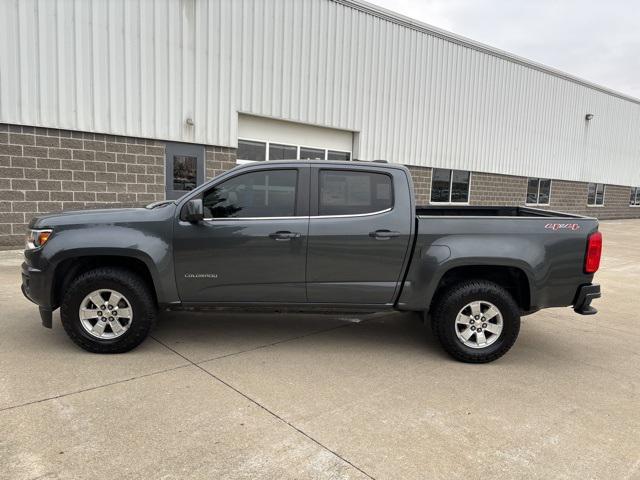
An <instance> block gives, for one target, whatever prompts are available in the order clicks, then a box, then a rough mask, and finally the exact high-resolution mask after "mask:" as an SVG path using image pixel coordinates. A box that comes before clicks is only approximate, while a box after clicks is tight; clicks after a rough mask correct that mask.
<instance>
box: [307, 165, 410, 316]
mask: <svg viewBox="0 0 640 480" xmlns="http://www.w3.org/2000/svg"><path fill="white" fill-rule="evenodd" d="M310 191H311V202H310V213H311V217H310V222H309V239H308V253H307V275H306V277H307V298H308V301H309V302H311V303H332V304H361V305H365V304H368V305H371V304H387V303H391V302H393V299H394V293H395V291H396V287H397V285H398V282H399V280H400V277H401V275H402V271H403V265H404V261H405V257H406V255H407V252H408V249H409V243H410V239H411V233H412V222H413V219H414V216H413V215H412V212H413V209H412V207H411V205H412V203H411V198H410V195H411V194H410V190H409V183H408V179H407V177H406V174H405V172H404V171H402V170H399V169H390V168H382V167H376V166H375V164H372V165H371V166H368V165H355V164H354V165H353V166H350V165H349V166H345V165H338V164H327V165H326V166H323V165H313V166H312V168H311V188H310Z"/></svg>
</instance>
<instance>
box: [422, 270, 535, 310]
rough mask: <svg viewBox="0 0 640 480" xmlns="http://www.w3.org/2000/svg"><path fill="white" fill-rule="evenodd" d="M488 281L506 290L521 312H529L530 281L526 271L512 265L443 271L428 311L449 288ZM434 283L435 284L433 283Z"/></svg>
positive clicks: (530, 299)
mask: <svg viewBox="0 0 640 480" xmlns="http://www.w3.org/2000/svg"><path fill="white" fill-rule="evenodd" d="M472 279H473V280H488V281H490V282H494V283H496V284H497V285H499V286H501V287H503V288H504V289H505V290H507V291H508V292H509V293H510V294H511V295H512V296H513V298H514V300H515V301H516V303H517V304H518V307H520V309H521V310H522V311H523V312H528V311H529V310H531V305H532V295H531V293H532V288H531V280H530V278H529V276H528V275H527V273H526V271H525V270H524V269H522V268H520V267H517V266H513V265H484V264H468V265H457V266H453V267H451V268H449V269H447V270H444V271H443V272H442V273H441V275H440V277H439V279H438V281H437V284H436V286H435V289H434V291H433V295H432V296H431V299H430V301H429V309H431V308H432V307H433V305H434V303H435V302H436V301H437V299H438V297H439V295H441V294H442V293H443V292H445V291H446V290H447V289H448V288H449V287H450V286H452V285H455V284H457V283H460V282H462V281H465V280H472ZM434 283H435V282H434Z"/></svg>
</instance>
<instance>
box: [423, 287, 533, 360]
mask: <svg viewBox="0 0 640 480" xmlns="http://www.w3.org/2000/svg"><path fill="white" fill-rule="evenodd" d="M475 301H485V302H490V303H492V304H493V305H495V306H496V308H498V310H500V314H501V315H502V320H503V327H502V332H501V333H500V334H499V336H498V338H497V340H495V341H494V343H492V344H491V345H488V346H487V347H483V348H472V347H469V346H467V345H465V344H464V343H463V342H462V340H460V339H459V338H458V335H457V334H456V328H458V327H456V323H455V322H456V317H457V316H458V313H459V312H460V310H461V309H462V308H464V307H465V306H466V305H468V304H470V303H471V302H475ZM431 327H432V330H433V333H434V335H435V337H436V338H437V339H438V341H439V342H440V344H441V345H442V347H443V348H444V349H445V351H446V352H447V353H448V354H449V355H451V356H452V357H453V358H455V359H456V360H459V361H461V362H466V363H488V362H492V361H494V360H497V359H498V358H500V357H501V356H503V355H504V354H505V353H507V352H508V351H509V349H510V348H511V347H512V346H513V344H514V343H515V341H516V339H517V338H518V333H519V332H520V309H519V307H518V305H517V303H516V302H515V300H514V299H513V297H512V296H511V295H510V294H509V292H507V290H505V289H504V288H502V287H501V286H500V285H497V284H495V283H493V282H489V281H487V280H469V281H464V282H460V283H457V284H455V285H453V286H451V287H449V288H448V289H447V290H445V291H444V292H442V293H440V294H438V297H437V298H436V300H435V306H434V309H433V315H432V320H431Z"/></svg>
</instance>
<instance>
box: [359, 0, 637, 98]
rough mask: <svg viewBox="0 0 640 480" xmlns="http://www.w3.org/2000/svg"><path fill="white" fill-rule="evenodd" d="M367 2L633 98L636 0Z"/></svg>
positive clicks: (635, 90)
mask: <svg viewBox="0 0 640 480" xmlns="http://www.w3.org/2000/svg"><path fill="white" fill-rule="evenodd" d="M368 1H369V2H371V3H375V4H378V5H380V6H381V7H384V8H387V9H389V10H393V11H396V12H399V13H402V14H403V15H406V16H409V17H412V18H415V19H418V20H420V21H422V22H425V23H428V24H430V25H433V26H436V27H439V28H442V29H444V30H448V31H450V32H453V33H456V34H458V35H462V36H464V37H468V38H471V39H473V40H476V41H478V42H482V43H485V44H487V45H490V46H492V47H496V48H499V49H501V50H505V51H507V52H510V53H514V54H516V55H520V56H522V57H525V58H527V59H530V60H534V61H536V62H539V63H542V64H544V65H548V66H550V67H554V68H557V69H559V70H562V71H564V72H567V73H570V74H572V75H575V76H578V77H581V78H584V79H585V80H589V81H591V82H594V83H598V84H601V85H603V86H605V87H608V88H611V89H613V90H617V91H620V92H622V93H625V94H627V95H631V96H634V97H637V98H640V1H639V0H607V1H595V0H529V1H527V0H511V1H509V0H368ZM634 7H635V8H634Z"/></svg>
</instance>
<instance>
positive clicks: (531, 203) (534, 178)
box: [524, 177, 553, 206]
mask: <svg viewBox="0 0 640 480" xmlns="http://www.w3.org/2000/svg"><path fill="white" fill-rule="evenodd" d="M531 180H535V181H536V182H537V189H536V201H535V202H530V201H529V182H530V181H531ZM546 181H548V182H549V194H548V196H547V201H546V202H545V203H541V202H540V185H541V184H542V182H546ZM552 186H553V180H551V179H550V178H542V177H528V178H527V192H526V193H525V198H524V203H525V205H539V206H549V205H551V188H552Z"/></svg>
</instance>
